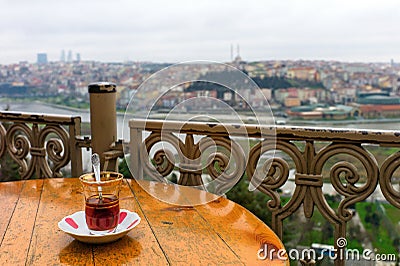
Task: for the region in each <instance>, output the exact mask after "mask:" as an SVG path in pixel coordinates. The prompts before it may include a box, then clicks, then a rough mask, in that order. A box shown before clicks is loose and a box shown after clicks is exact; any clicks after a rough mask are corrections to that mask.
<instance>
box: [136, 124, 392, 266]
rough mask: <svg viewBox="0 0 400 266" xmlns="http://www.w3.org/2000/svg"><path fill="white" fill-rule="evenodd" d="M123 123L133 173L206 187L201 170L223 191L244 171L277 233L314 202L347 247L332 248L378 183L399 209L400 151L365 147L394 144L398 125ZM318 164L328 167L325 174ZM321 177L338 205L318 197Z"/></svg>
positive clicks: (216, 189)
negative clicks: (246, 145)
mask: <svg viewBox="0 0 400 266" xmlns="http://www.w3.org/2000/svg"><path fill="white" fill-rule="evenodd" d="M129 126H130V131H131V136H130V139H131V141H130V146H129V147H130V153H131V154H130V156H131V161H130V163H131V165H132V167H131V169H133V175H134V176H136V177H138V178H142V177H143V176H147V177H150V178H152V179H155V180H159V181H165V180H164V178H165V177H167V176H168V175H170V174H171V173H173V172H179V175H180V176H179V177H178V183H179V184H181V185H191V186H204V187H206V188H207V184H206V183H204V177H203V174H204V173H206V174H208V175H209V176H210V177H211V179H210V180H218V181H219V182H217V184H216V185H215V187H214V188H213V189H214V190H213V192H216V193H223V191H224V189H226V187H227V186H232V185H234V184H235V183H237V182H238V180H239V179H240V178H241V177H242V176H243V175H244V173H246V175H247V177H248V179H249V181H250V185H253V187H256V188H257V190H259V191H261V192H262V193H265V194H267V195H268V196H269V197H270V198H271V199H270V200H269V201H268V202H267V203H266V206H267V207H268V210H267V209H266V210H265V211H270V212H271V213H272V221H271V226H272V229H273V230H274V231H275V232H276V233H277V234H278V236H279V237H281V238H282V237H283V221H284V220H285V219H286V218H288V217H289V216H291V215H293V214H294V213H295V212H296V211H297V210H299V209H300V208H302V210H303V212H304V216H305V217H306V218H311V217H312V216H313V211H314V209H315V207H316V208H317V209H318V210H319V212H320V213H321V214H322V216H323V217H324V218H325V219H326V220H328V221H329V222H330V224H331V225H332V226H333V227H334V238H335V249H337V250H338V252H341V249H344V248H345V247H343V246H342V247H341V246H338V244H337V243H338V242H337V240H338V239H340V238H346V224H347V223H348V222H349V221H350V220H351V219H352V217H353V212H352V210H351V208H352V206H353V205H354V204H355V203H357V202H361V201H364V200H365V199H367V198H368V197H369V196H370V195H372V193H374V192H375V191H376V190H378V189H379V187H380V190H381V191H382V193H383V195H384V198H385V199H386V200H387V201H388V202H389V203H391V204H392V205H393V206H395V207H397V208H400V191H399V189H398V181H399V176H398V175H396V170H397V169H398V168H399V166H400V151H394V152H393V153H392V154H390V155H388V156H387V157H386V158H383V159H381V158H379V160H378V158H376V156H375V155H374V154H373V153H371V151H369V149H368V147H371V145H372V147H374V146H380V147H386V148H387V147H393V148H398V147H399V146H400V132H397V131H373V130H347V129H324V128H305V127H281V126H267V125H265V126H261V127H260V126H258V125H257V126H254V125H228V124H216V123H198V122H174V121H156V120H148V121H146V120H140V119H135V120H130V123H129ZM144 132H147V133H146V134H145V133H144ZM243 138H245V139H247V140H251V145H250V150H249V151H248V152H245V150H244V149H243V148H242V147H241V144H240V143H241V140H243ZM195 140H196V141H195ZM213 145H214V146H215V147H216V148H214V149H213V151H212V152H209V153H207V152H205V151H206V150H207V148H209V147H211V146H213ZM271 154H272V155H271ZM264 155H266V156H264ZM338 155H340V156H339V157H338ZM204 156H207V158H202V157H204ZM336 157H338V159H335V162H334V163H333V164H329V161H330V160H331V159H333V158H336ZM229 160H233V161H234V162H233V164H232V162H229ZM290 161H291V162H292V164H291V165H290ZM378 161H380V162H378ZM246 162H247V163H246ZM230 163H231V164H232V165H231V167H229V164H230ZM202 165H205V166H204V167H203V166H202ZM326 166H328V167H326ZM292 167H293V168H294V169H295V174H294V183H295V188H294V191H293V192H292V194H291V197H290V200H289V201H287V202H286V203H285V204H283V203H282V201H281V197H280V194H279V191H280V189H282V187H283V186H284V185H285V184H286V183H287V182H288V179H289V176H290V174H289V173H290V172H291V171H290V170H291V168H292ZM324 167H325V168H328V169H327V170H325V172H324V169H325V168H324ZM228 168H231V170H229V169H228ZM210 180H208V181H210ZM327 183H329V184H331V185H332V187H333V189H334V190H335V193H336V194H338V195H340V196H341V200H340V203H339V205H338V207H337V209H334V208H333V207H331V206H330V205H329V204H328V202H327V200H326V198H325V196H324V192H323V187H324V186H326V184H327ZM395 183H396V184H395ZM396 185H397V187H396ZM303 263H304V264H306V262H303ZM335 264H336V265H344V260H343V259H340V258H338V259H336V261H335Z"/></svg>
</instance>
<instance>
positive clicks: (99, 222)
mask: <svg viewBox="0 0 400 266" xmlns="http://www.w3.org/2000/svg"><path fill="white" fill-rule="evenodd" d="M122 179H123V175H122V174H120V173H115V172H101V173H100V183H99V182H96V178H95V176H94V173H89V174H84V175H82V176H80V177H79V180H80V181H81V183H82V186H83V193H84V195H85V217H86V224H87V226H88V228H89V231H90V233H91V234H94V235H102V234H107V233H112V232H114V231H115V229H116V228H117V225H118V222H119V191H120V187H121V183H122Z"/></svg>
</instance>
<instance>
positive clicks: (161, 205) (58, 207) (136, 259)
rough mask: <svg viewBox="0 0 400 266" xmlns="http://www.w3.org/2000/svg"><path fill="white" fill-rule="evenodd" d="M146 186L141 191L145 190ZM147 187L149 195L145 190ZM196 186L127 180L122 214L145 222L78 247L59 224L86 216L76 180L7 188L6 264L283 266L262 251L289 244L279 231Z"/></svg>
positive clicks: (3, 193)
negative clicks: (196, 200)
mask: <svg viewBox="0 0 400 266" xmlns="http://www.w3.org/2000/svg"><path fill="white" fill-rule="evenodd" d="M138 182H139V183H140V185H139V183H138ZM143 188H145V189H143ZM146 190H147V191H148V190H151V191H152V193H151V194H153V195H154V194H157V193H161V194H163V195H164V196H165V195H173V197H175V198H178V199H179V198H181V199H184V200H185V201H190V200H191V198H192V197H199V196H200V194H201V196H202V197H204V196H206V197H210V199H212V198H214V200H213V201H211V202H209V203H207V204H203V205H197V206H196V205H195V206H179V205H171V204H168V203H165V202H163V201H160V200H158V199H157V198H156V197H153V196H151V195H150V194H148V193H147V192H146ZM215 198H216V196H215V195H213V194H209V193H205V192H204V191H199V190H197V189H193V188H189V187H180V186H179V187H178V186H173V185H167V184H162V183H155V182H149V181H135V180H129V179H128V180H125V181H124V184H123V186H122V190H121V194H120V206H121V208H124V209H128V210H131V211H134V212H137V213H138V215H139V216H140V217H141V218H142V220H141V223H140V224H139V225H138V226H137V227H135V228H134V229H133V230H132V231H130V232H129V233H128V234H127V235H126V236H124V237H123V238H121V239H119V240H117V241H116V242H113V243H108V244H102V245H93V244H86V243H82V242H79V241H77V240H75V239H74V238H72V237H71V236H69V235H67V234H66V233H64V232H63V231H61V230H60V229H59V228H58V226H57V223H58V222H59V221H60V220H61V219H62V218H63V217H65V216H67V215H69V214H72V213H74V212H77V211H80V210H82V209H83V204H84V200H83V195H82V189H81V185H80V182H79V180H78V179H77V178H54V179H42V180H28V181H15V182H3V183H0V212H1V215H0V264H1V265H60V264H64V265H94V264H96V265H110V264H116V265H120V264H140V265H169V264H171V265H176V264H182V265H186V264H191V265H193V264H207V265H215V264H218V265H224V264H229V265H230V264H239V265H240V264H241V265H243V264H244V265H255V264H263V265H282V264H287V261H282V260H279V259H278V258H275V259H273V260H272V261H271V260H268V259H266V260H261V259H260V258H259V256H258V255H257V254H258V251H259V250H260V248H261V247H265V245H266V244H267V245H268V248H271V249H272V248H275V249H277V250H278V249H280V248H283V245H282V243H281V241H280V240H279V238H278V237H277V236H276V235H275V234H274V233H273V232H272V230H271V229H270V228H269V227H268V226H267V225H265V224H264V223H263V222H261V221H260V220H259V219H258V218H256V217H255V216H254V215H253V214H252V213H250V212H249V211H248V210H246V209H245V208H243V207H241V206H240V205H238V204H235V203H234V202H232V201H230V200H227V199H225V198H217V199H215Z"/></svg>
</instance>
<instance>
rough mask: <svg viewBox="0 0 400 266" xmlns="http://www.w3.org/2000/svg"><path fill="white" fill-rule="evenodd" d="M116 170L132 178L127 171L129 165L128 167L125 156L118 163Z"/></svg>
mask: <svg viewBox="0 0 400 266" xmlns="http://www.w3.org/2000/svg"><path fill="white" fill-rule="evenodd" d="M118 172H120V173H121V174H123V175H124V177H125V178H132V174H131V172H130V171H129V167H128V164H127V162H126V159H125V157H124V158H123V159H122V161H121V162H120V163H119V165H118Z"/></svg>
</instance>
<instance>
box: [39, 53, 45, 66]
mask: <svg viewBox="0 0 400 266" xmlns="http://www.w3.org/2000/svg"><path fill="white" fill-rule="evenodd" d="M37 63H38V64H47V54H46V53H38V54H37Z"/></svg>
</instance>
